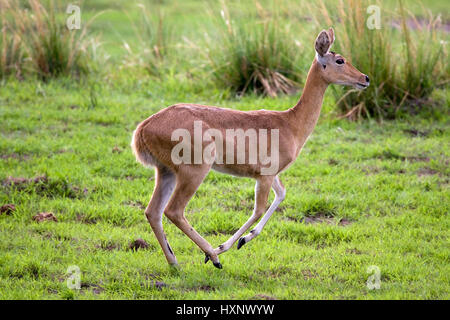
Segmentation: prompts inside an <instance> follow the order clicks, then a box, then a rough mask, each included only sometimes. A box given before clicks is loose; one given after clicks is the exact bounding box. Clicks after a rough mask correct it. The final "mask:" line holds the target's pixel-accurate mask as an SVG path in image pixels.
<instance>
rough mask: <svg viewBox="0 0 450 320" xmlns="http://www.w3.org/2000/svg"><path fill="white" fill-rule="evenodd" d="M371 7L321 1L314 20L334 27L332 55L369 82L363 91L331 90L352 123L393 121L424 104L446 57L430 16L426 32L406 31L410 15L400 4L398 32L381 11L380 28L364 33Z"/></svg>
mask: <svg viewBox="0 0 450 320" xmlns="http://www.w3.org/2000/svg"><path fill="white" fill-rule="evenodd" d="M372 4H373V3H371V2H369V1H366V0H349V1H342V0H341V1H339V2H338V3H337V4H335V3H333V4H331V3H329V2H327V3H325V2H323V1H321V2H320V10H319V11H318V15H320V16H319V17H317V19H321V20H322V21H323V20H324V19H325V21H326V22H327V24H328V25H332V26H334V27H335V29H336V35H337V36H336V37H337V40H336V42H335V51H338V52H339V53H342V54H343V55H344V56H345V57H347V58H348V59H349V60H350V61H351V62H352V63H353V64H354V65H355V66H356V67H357V68H358V69H359V70H361V71H362V72H364V73H366V74H368V75H369V77H370V79H371V85H370V87H369V88H368V89H366V90H364V91H356V90H353V89H351V88H344V89H341V88H336V87H334V93H335V96H336V98H337V99H338V103H337V104H338V107H339V108H340V110H341V111H342V112H344V115H345V116H346V117H348V118H353V119H355V118H359V117H369V118H370V117H378V118H380V119H382V118H394V117H395V116H396V115H398V114H399V113H401V112H403V111H408V110H409V108H410V107H411V106H417V105H418V104H420V103H423V102H425V101H427V100H428V98H429V96H430V94H431V92H432V91H433V89H434V87H435V86H436V76H437V74H438V72H439V70H438V64H439V61H440V60H441V59H446V58H445V57H444V56H443V51H442V46H441V44H440V41H439V40H438V39H437V36H436V33H437V28H438V26H437V21H436V20H433V19H432V18H430V22H429V24H428V26H427V27H426V28H423V29H420V30H415V31H414V32H412V31H411V30H410V28H409V27H408V19H409V17H410V16H409V15H408V14H407V13H406V11H405V10H404V8H403V6H402V3H401V2H400V8H399V9H400V14H399V16H398V18H397V19H399V21H400V25H401V28H400V29H396V28H394V27H393V25H392V24H393V21H394V20H395V19H394V17H393V16H392V15H390V14H389V13H387V12H382V15H381V17H382V20H381V29H376V28H375V29H369V28H368V26H367V18H368V13H367V7H368V6H369V5H372ZM379 8H381V6H379ZM411 19H414V18H413V17H412V18H411Z"/></svg>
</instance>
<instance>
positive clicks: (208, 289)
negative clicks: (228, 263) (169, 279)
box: [184, 284, 216, 292]
mask: <svg viewBox="0 0 450 320" xmlns="http://www.w3.org/2000/svg"><path fill="white" fill-rule="evenodd" d="M184 289H186V290H188V291H204V292H214V291H216V288H214V287H212V286H210V285H208V284H201V285H198V286H193V287H185V288H184Z"/></svg>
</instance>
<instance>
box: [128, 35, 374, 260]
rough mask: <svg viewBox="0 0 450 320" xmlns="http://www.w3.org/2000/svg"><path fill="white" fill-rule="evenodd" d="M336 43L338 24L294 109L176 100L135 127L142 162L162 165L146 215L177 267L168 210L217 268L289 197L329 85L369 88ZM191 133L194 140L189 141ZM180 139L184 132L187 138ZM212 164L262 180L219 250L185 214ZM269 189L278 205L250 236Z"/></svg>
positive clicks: (321, 42) (321, 39)
mask: <svg viewBox="0 0 450 320" xmlns="http://www.w3.org/2000/svg"><path fill="white" fill-rule="evenodd" d="M333 42H334V31H333V29H332V28H330V29H329V30H328V31H325V30H323V31H322V32H320V34H319V35H318V37H317V39H316V42H315V50H316V57H315V59H314V61H313V62H312V65H311V68H310V70H309V73H308V77H307V80H306V84H305V87H304V90H303V94H302V96H301V98H300V100H299V101H298V103H297V104H296V105H295V106H294V107H292V108H291V109H289V110H286V111H267V110H257V111H249V112H243V111H237V110H231V109H223V108H217V107H211V106H202V105H195V104H176V105H173V106H170V107H168V108H166V109H163V110H161V111H159V112H158V113H156V114H154V115H153V116H151V117H150V118H148V119H146V120H144V121H143V122H142V123H140V124H139V125H138V126H137V128H136V130H135V131H134V133H133V140H132V142H131V146H132V149H133V152H134V154H135V156H136V159H137V161H139V162H140V163H142V164H144V165H146V166H153V167H155V171H156V182H155V189H154V191H153V195H152V198H151V200H150V203H149V204H148V206H147V208H146V210H145V215H146V217H147V219H148V221H149V222H150V225H151V227H152V229H153V232H154V233H155V236H156V238H157V239H158V242H159V244H160V245H161V248H162V250H163V252H164V255H165V256H166V259H167V261H168V262H169V264H171V265H177V259H176V258H175V254H174V252H173V250H172V248H171V247H170V245H169V242H168V241H167V239H166V236H165V234H164V230H163V225H162V215H163V213H164V214H165V215H166V216H167V218H168V219H170V221H172V222H173V223H174V224H175V225H176V226H177V227H178V228H180V229H181V230H182V231H183V232H184V233H185V234H186V235H187V236H188V237H189V238H190V239H191V240H192V241H194V242H195V243H196V244H197V246H199V247H200V249H201V250H202V251H203V252H204V253H205V254H206V257H205V263H206V262H208V261H209V260H211V261H212V262H213V264H214V266H215V267H217V268H222V265H221V264H220V262H219V255H220V254H221V253H224V252H225V251H227V250H229V249H230V248H231V247H232V246H233V244H234V243H235V242H237V241H238V245H237V248H238V249H240V248H241V247H242V246H243V245H244V244H246V243H247V242H249V241H251V240H252V239H253V238H255V237H256V236H257V235H258V234H260V232H261V230H262V229H263V227H264V225H265V224H266V223H267V221H268V220H269V218H270V216H271V215H272V213H273V212H274V211H275V209H276V208H277V207H278V205H279V204H280V203H281V201H283V199H284V198H285V195H286V189H285V187H284V186H283V184H282V183H281V180H280V177H279V174H280V173H281V172H282V171H284V170H286V169H287V168H288V167H289V166H290V165H291V164H292V163H293V162H294V161H295V159H296V158H297V156H298V154H299V153H300V150H301V149H302V147H303V145H304V144H305V142H306V141H307V139H308V137H309V135H310V134H311V132H312V131H313V129H314V127H315V125H316V123H317V120H318V118H319V115H320V110H321V107H322V101H323V96H324V94H325V90H326V89H327V87H328V85H330V84H340V85H349V86H354V87H356V88H358V89H364V88H367V87H368V86H369V77H368V76H366V75H365V74H363V73H361V72H359V71H358V70H357V69H356V68H355V67H353V66H352V65H351V64H350V63H349V62H348V61H346V60H345V58H344V57H342V56H341V55H339V54H336V53H334V52H332V51H329V49H330V47H331V45H332V44H333ZM269 131H270V132H271V135H270V139H268V137H267V133H268V132H269ZM230 132H231V134H230ZM192 136H193V137H194V140H195V141H190V137H192ZM180 138H183V140H182V141H181V142H179V141H180ZM197 138H200V141H198V139H197ZM196 139H197V140H196ZM252 139H253V140H252ZM247 141H248V143H246V142H247ZM224 145H226V147H224ZM191 149H192V150H193V152H191ZM269 154H270V157H269ZM203 156H204V157H203ZM257 156H259V157H257ZM256 158H257V159H256ZM224 159H226V161H224ZM270 161H271V162H272V163H269V162H270ZM211 169H214V170H217V171H220V172H223V173H227V174H231V175H235V176H241V177H251V178H254V179H255V180H256V186H255V207H254V210H253V214H252V215H251V216H250V218H249V219H248V221H247V222H245V223H244V225H243V226H242V227H241V228H240V229H239V230H238V231H237V232H236V233H235V234H234V235H233V236H232V237H231V238H230V239H228V240H227V241H226V242H225V243H223V244H221V245H220V246H219V247H218V248H216V249H214V248H213V247H212V246H211V245H210V244H209V243H208V241H206V240H205V239H204V238H203V237H202V236H200V234H198V233H197V232H196V231H195V230H194V228H193V227H192V226H191V225H190V224H189V222H188V221H187V220H186V218H185V216H184V210H185V208H186V205H187V203H188V202H189V200H190V199H191V198H192V196H193V195H194V194H195V192H196V190H197V189H198V187H199V186H200V184H201V183H202V181H203V179H205V177H206V175H207V174H208V172H209V171H210V170H211ZM271 189H273V191H274V192H275V199H274V201H273V203H272V204H271V205H270V207H269V209H268V210H267V212H266V213H265V215H264V216H263V218H262V219H261V221H259V223H258V224H257V225H256V227H255V228H254V229H252V230H251V231H250V232H249V233H248V234H247V235H245V236H244V233H245V232H246V231H247V230H248V229H249V228H250V227H251V226H252V225H253V224H254V223H256V222H257V221H258V220H259V218H260V217H261V216H262V215H263V213H264V211H265V208H266V204H267V200H268V197H269V193H270V190H271Z"/></svg>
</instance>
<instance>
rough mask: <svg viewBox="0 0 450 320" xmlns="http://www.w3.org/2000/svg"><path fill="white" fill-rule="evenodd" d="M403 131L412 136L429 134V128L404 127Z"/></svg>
mask: <svg viewBox="0 0 450 320" xmlns="http://www.w3.org/2000/svg"><path fill="white" fill-rule="evenodd" d="M403 132H404V133H407V134H409V135H411V136H413V137H427V136H428V135H429V134H430V131H429V130H424V131H420V130H417V129H413V128H412V129H405V130H403Z"/></svg>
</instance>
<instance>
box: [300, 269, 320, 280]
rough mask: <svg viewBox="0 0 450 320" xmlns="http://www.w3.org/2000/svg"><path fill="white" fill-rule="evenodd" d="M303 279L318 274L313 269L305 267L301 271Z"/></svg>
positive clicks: (315, 276) (312, 277)
mask: <svg viewBox="0 0 450 320" xmlns="http://www.w3.org/2000/svg"><path fill="white" fill-rule="evenodd" d="M301 273H302V276H303V279H305V280H309V279H314V278H317V276H318V274H317V273H316V272H314V271H311V270H309V269H305V270H302V271H301Z"/></svg>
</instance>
